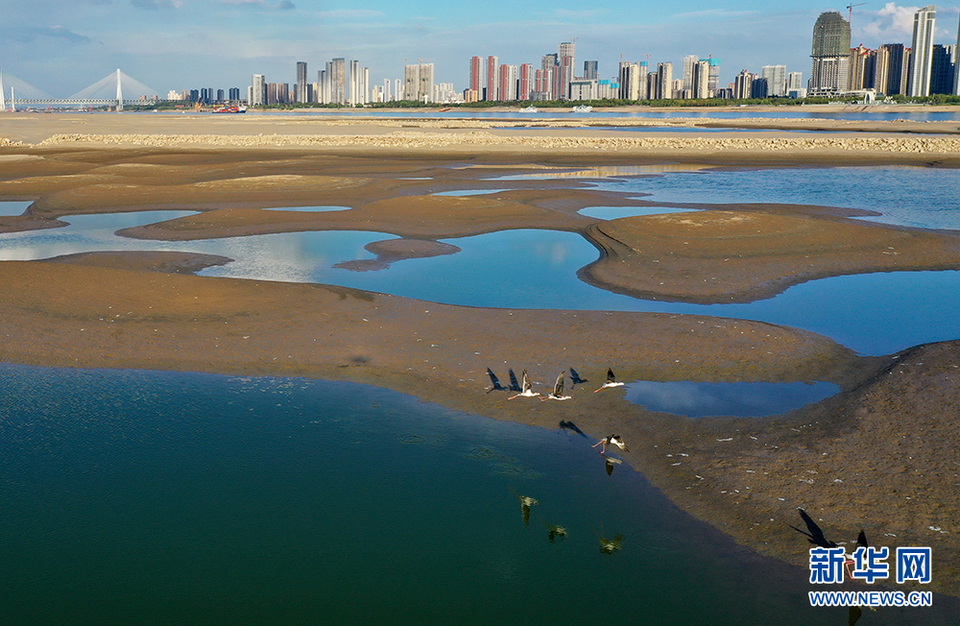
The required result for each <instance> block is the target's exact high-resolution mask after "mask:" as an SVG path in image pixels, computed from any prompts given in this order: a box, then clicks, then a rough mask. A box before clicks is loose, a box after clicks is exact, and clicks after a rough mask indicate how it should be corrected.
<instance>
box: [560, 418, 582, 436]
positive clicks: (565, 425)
mask: <svg viewBox="0 0 960 626" xmlns="http://www.w3.org/2000/svg"><path fill="white" fill-rule="evenodd" d="M560 430H572V431H573V432H575V433H577V434H578V435H580V436H581V437H586V436H587V433H585V432H583V431H582V430H580V428H579V427H578V426H577V425H576V424H574V423H573V422H567V421H564V420H560Z"/></svg>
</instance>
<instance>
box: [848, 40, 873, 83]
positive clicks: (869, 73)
mask: <svg viewBox="0 0 960 626" xmlns="http://www.w3.org/2000/svg"><path fill="white" fill-rule="evenodd" d="M876 65H877V51H876V50H871V49H869V48H867V47H865V46H864V45H863V44H860V45H859V46H857V47H856V48H851V49H850V82H849V87H850V89H851V90H853V91H859V90H861V89H870V88H871V86H872V85H873V84H874V74H875V73H876Z"/></svg>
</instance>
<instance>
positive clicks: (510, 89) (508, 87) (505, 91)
mask: <svg viewBox="0 0 960 626" xmlns="http://www.w3.org/2000/svg"><path fill="white" fill-rule="evenodd" d="M499 73H500V87H499V92H500V100H503V101H504V102H511V101H513V100H516V99H517V80H518V76H519V70H518V68H517V66H516V65H501V66H500V72H499Z"/></svg>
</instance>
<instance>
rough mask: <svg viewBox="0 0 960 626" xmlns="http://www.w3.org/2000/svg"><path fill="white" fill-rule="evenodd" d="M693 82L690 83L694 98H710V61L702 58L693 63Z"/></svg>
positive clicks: (691, 93)
mask: <svg viewBox="0 0 960 626" xmlns="http://www.w3.org/2000/svg"><path fill="white" fill-rule="evenodd" d="M692 81H693V82H692V83H691V85H690V95H692V96H693V97H694V98H697V99H700V100H704V99H706V98H709V97H710V95H711V92H710V62H709V60H707V59H700V60H699V61H697V62H696V63H694V64H693V73H692Z"/></svg>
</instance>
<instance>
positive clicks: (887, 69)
mask: <svg viewBox="0 0 960 626" xmlns="http://www.w3.org/2000/svg"><path fill="white" fill-rule="evenodd" d="M909 67H910V50H909V49H908V48H906V47H904V45H903V44H902V43H887V44H883V45H882V46H880V47H879V48H877V54H876V58H875V60H874V63H873V88H874V89H876V90H877V92H879V93H882V94H885V95H888V96H893V95H896V94H905V93H906V92H907V77H908V76H909Z"/></svg>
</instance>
